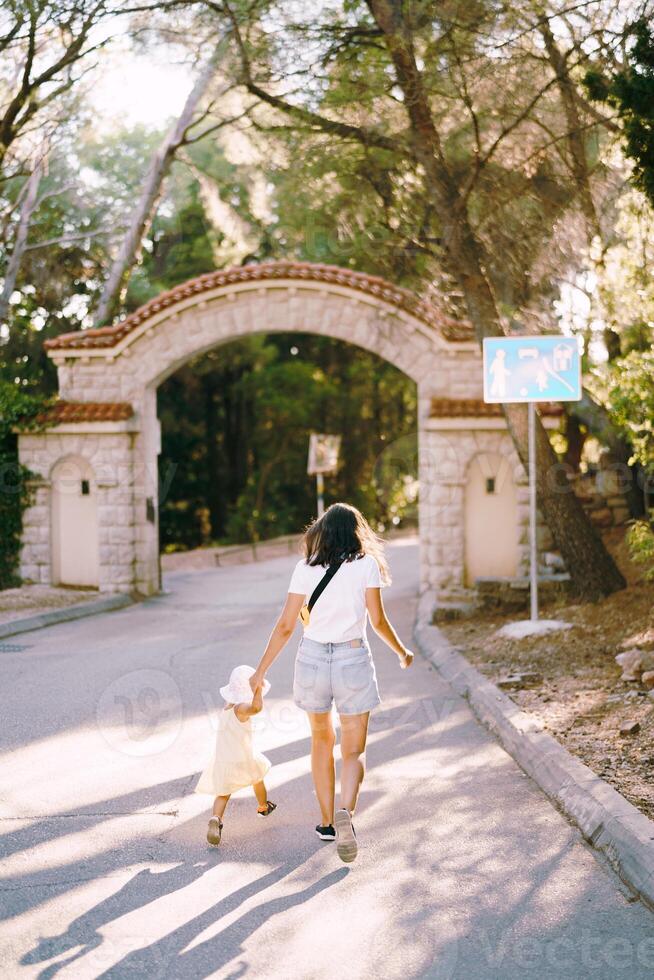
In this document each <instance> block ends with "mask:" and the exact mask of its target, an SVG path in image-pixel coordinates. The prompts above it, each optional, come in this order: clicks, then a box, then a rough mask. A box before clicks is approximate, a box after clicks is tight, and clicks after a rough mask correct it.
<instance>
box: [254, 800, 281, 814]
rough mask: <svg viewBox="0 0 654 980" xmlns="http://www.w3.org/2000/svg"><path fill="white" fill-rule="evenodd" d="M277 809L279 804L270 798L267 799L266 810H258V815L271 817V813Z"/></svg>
mask: <svg viewBox="0 0 654 980" xmlns="http://www.w3.org/2000/svg"><path fill="white" fill-rule="evenodd" d="M276 809H277V804H276V803H271V802H270V800H267V801H266V809H265V810H257V816H258V817H269V816H270V814H271V813H272V812H273V810H276Z"/></svg>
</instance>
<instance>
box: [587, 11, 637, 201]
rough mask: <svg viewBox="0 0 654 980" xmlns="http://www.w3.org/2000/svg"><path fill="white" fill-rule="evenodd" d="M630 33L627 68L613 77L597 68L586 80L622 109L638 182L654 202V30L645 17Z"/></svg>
mask: <svg viewBox="0 0 654 980" xmlns="http://www.w3.org/2000/svg"><path fill="white" fill-rule="evenodd" d="M630 34H631V38H632V42H633V43H632V44H631V45H629V46H628V56H627V57H628V66H627V68H626V69H624V70H623V71H620V72H617V73H616V74H614V75H613V76H611V77H607V76H606V75H605V74H603V72H602V71H600V70H598V69H593V70H592V71H589V72H587V74H586V79H585V80H586V87H587V88H588V91H589V93H590V95H591V97H592V98H594V99H595V100H596V101H598V102H606V103H608V104H609V105H611V106H613V107H614V108H616V109H617V110H618V115H619V116H620V119H621V120H622V126H623V131H624V140H625V149H626V153H627V156H629V157H630V158H631V159H632V160H633V162H634V177H635V182H636V184H637V186H638V187H639V188H640V189H641V190H642V191H643V192H644V193H645V194H646V195H647V197H648V198H649V200H650V202H651V203H652V204H654V33H653V32H652V29H651V28H650V25H649V22H648V21H647V20H645V19H643V20H638V21H636V23H634V24H633V26H632V28H631V31H630Z"/></svg>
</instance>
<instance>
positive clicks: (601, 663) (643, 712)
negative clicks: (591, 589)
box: [439, 529, 654, 818]
mask: <svg viewBox="0 0 654 980" xmlns="http://www.w3.org/2000/svg"><path fill="white" fill-rule="evenodd" d="M606 541H607V544H608V545H609V547H610V548H611V551H612V552H613V554H614V555H615V557H616V559H617V561H618V564H619V565H620V568H621V570H622V572H623V574H624V575H625V577H626V578H627V581H628V583H629V585H628V588H627V589H625V590H623V591H622V592H619V593H616V594H615V595H612V596H609V598H607V599H605V600H603V601H602V602H598V603H596V604H595V603H593V604H579V603H570V602H569V600H563V601H561V602H559V603H557V604H552V605H549V606H547V607H546V608H545V609H543V610H542V611H541V616H542V618H548V619H562V620H565V621H566V622H568V623H572V624H573V626H572V628H571V629H568V630H565V631H561V632H556V633H550V634H549V635H543V636H532V637H528V638H525V639H521V640H510V639H505V638H503V637H498V636H496V635H495V634H496V633H497V630H498V629H499V628H500V627H501V626H502V625H504V623H507V622H512V621H515V620H516V619H520V618H523V617H520V616H516V615H515V614H513V615H512V616H499V615H496V616H493V615H492V614H491V616H489V614H488V613H485V614H484V615H483V617H482V616H478V617H476V618H474V619H470V620H462V621H456V622H453V623H446V624H443V625H442V626H441V628H442V629H443V632H444V633H445V634H446V636H447V637H448V639H449V640H450V642H451V643H452V645H453V646H455V647H456V648H457V650H459V651H460V652H461V653H462V654H464V655H465V656H466V657H467V658H468V659H469V660H470V661H471V662H472V663H473V664H474V665H475V666H476V667H477V668H478V670H480V671H481V672H482V673H483V674H485V675H486V676H487V677H489V678H490V679H491V680H493V681H494V682H497V681H498V680H499V679H500V678H503V677H505V676H506V675H507V674H511V673H514V672H526V671H533V672H534V673H535V674H536V675H537V676H536V677H535V678H534V679H533V681H531V682H529V683H528V685H527V686H525V687H524V688H522V689H520V690H507V691H506V693H507V694H508V695H509V697H511V698H512V699H513V700H514V701H515V702H516V704H518V705H519V706H520V707H521V708H522V709H523V710H524V711H529V712H531V713H532V714H534V715H536V716H537V717H538V718H539V719H540V720H541V721H542V722H543V724H544V727H545V729H546V730H547V731H548V732H550V734H551V735H553V736H554V737H555V738H557V739H558V740H559V742H561V743H562V744H563V745H565V747H566V748H567V749H568V750H569V751H570V752H572V753H573V755H576V756H578V758H580V759H581V761H582V762H584V763H585V764H586V765H587V766H589V767H590V768H591V769H592V770H593V771H594V772H596V773H597V774H598V775H599V776H601V777H602V778H603V779H605V780H606V781H607V782H608V783H610V784H611V785H612V786H614V787H615V789H617V790H618V791H619V792H620V793H622V795H623V796H625V797H626V799H628V800H629V801H630V802H631V803H633V804H634V806H636V807H638V808H639V809H640V810H641V811H642V812H643V813H645V814H647V816H649V817H650V818H654V781H653V780H652V773H654V692H649V691H648V690H647V688H646V687H644V686H643V685H641V684H640V683H639V682H637V681H623V680H621V679H620V675H621V673H622V671H621V668H620V667H619V665H618V664H616V662H615V659H614V658H615V655H616V654H617V653H620V652H621V651H622V649H624V648H629V647H638V648H640V649H645V650H654V586H652V585H646V584H645V583H644V582H643V578H642V570H641V569H640V568H639V566H636V565H634V564H633V563H632V562H630V561H629V558H628V556H627V553H626V549H625V546H624V542H623V533H622V531H621V530H620V529H613V530H612V531H610V532H609V533H608V534H607V536H606ZM527 615H528V614H526V615H525V617H524V618H527ZM439 625H440V624H439ZM538 677H540V678H542V679H538ZM631 721H637V722H639V723H640V731H638V732H637V733H636V734H634V735H621V734H620V731H619V730H620V727H621V726H622V725H623V724H624V723H625V722H631Z"/></svg>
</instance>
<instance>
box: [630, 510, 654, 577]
mask: <svg viewBox="0 0 654 980" xmlns="http://www.w3.org/2000/svg"><path fill="white" fill-rule="evenodd" d="M627 547H628V548H629V556H630V558H631V560H632V561H634V562H636V564H638V565H645V566H646V568H645V576H644V577H645V581H646V582H654V531H653V530H652V525H651V524H650V523H649V522H648V521H634V523H633V524H632V525H631V527H630V528H629V530H628V531H627Z"/></svg>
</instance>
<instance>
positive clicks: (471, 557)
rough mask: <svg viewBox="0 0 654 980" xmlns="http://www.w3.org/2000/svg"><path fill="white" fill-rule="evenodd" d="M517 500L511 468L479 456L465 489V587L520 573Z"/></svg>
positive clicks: (496, 456) (494, 458)
mask: <svg viewBox="0 0 654 980" xmlns="http://www.w3.org/2000/svg"><path fill="white" fill-rule="evenodd" d="M518 544H519V543H518V500H517V493H516V486H515V483H514V481H513V473H512V467H511V465H510V464H509V461H508V459H507V458H506V457H505V456H501V455H500V454H499V453H479V454H478V455H477V456H475V457H474V458H473V459H472V460H471V461H470V464H469V466H468V472H467V479H466V488H465V584H466V585H467V586H469V587H470V586H474V584H475V580H476V579H478V578H490V577H492V578H495V577H501V578H513V577H514V576H515V575H516V573H517V570H518V560H519V554H518Z"/></svg>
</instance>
